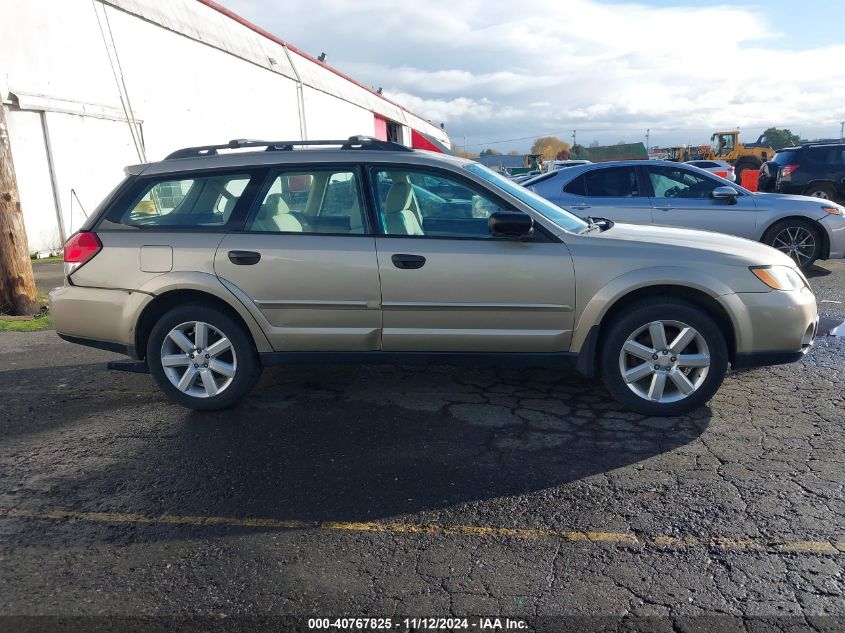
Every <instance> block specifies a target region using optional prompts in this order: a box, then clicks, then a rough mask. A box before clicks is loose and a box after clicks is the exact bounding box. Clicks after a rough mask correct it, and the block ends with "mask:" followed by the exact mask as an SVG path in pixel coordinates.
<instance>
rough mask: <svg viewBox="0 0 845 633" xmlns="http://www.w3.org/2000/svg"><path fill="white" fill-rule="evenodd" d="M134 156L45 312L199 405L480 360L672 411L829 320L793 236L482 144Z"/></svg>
mask: <svg viewBox="0 0 845 633" xmlns="http://www.w3.org/2000/svg"><path fill="white" fill-rule="evenodd" d="M229 149H232V150H241V151H226V150H229ZM244 150H247V151H244ZM126 174H127V175H126V178H125V180H124V181H123V182H122V183H121V184H120V185H119V186H118V187H117V188H116V189H115V190H114V191H113V192H112V193H111V194H110V195H109V196H108V197H107V199H106V200H105V201H104V202H103V203H102V205H100V207H99V208H98V210H97V212H96V213H94V214H93V215H92V216H91V218H90V219H89V221H88V222H87V223H86V224H85V226H84V227H83V228H82V230H80V231H79V233H77V234H75V235H74V236H73V237H72V238H71V239H70V240H69V241H68V243H67V244H66V245H65V262H66V264H65V283H64V286H63V287H61V288H57V289H56V290H54V291H53V293H52V294H51V301H52V309H53V320H54V323H55V327H56V330H57V331H58V332H59V335H60V336H61V337H62V338H64V339H66V340H68V341H71V342H74V343H80V344H83V345H91V346H93V347H99V348H104V349H108V350H114V351H118V352H121V353H124V354H127V355H128V356H130V357H132V358H134V359H138V360H141V361H144V362H146V364H147V365H148V367H149V371H150V372H151V373H152V375H153V377H154V378H155V380H156V382H157V383H158V384H159V385H160V387H161V389H162V390H163V391H164V392H165V393H166V394H167V395H168V396H169V397H170V398H171V399H172V400H173V401H175V402H176V403H178V404H181V405H183V406H186V407H190V408H193V409H219V408H222V407H226V406H229V405H231V404H233V403H234V402H236V401H238V400H239V399H241V398H243V397H244V396H245V395H246V394H247V393H248V392H249V390H250V389H251V388H252V387H253V385H254V384H255V382H256V381H257V380H258V377H259V375H260V373H261V370H262V367H264V366H267V365H274V364H280V363H281V364H284V363H292V362H302V361H303V360H305V361H314V362H321V363H326V362H349V361H352V362H355V363H372V362H382V363H383V362H393V363H407V362H413V361H422V362H431V363H438V362H441V363H452V362H457V361H465V360H476V361H479V362H482V363H497V362H503V361H507V362H510V363H513V362H519V363H524V364H526V365H528V366H537V365H549V364H551V365H557V366H571V367H576V368H577V369H578V370H579V371H580V372H581V373H583V374H585V375H587V376H601V377H602V379H603V380H604V383H605V385H606V386H607V389H608V390H609V391H610V393H611V394H612V395H613V397H614V398H616V399H617V400H618V401H619V402H621V403H623V404H624V405H625V406H627V407H629V408H630V409H633V410H635V411H638V412H641V413H644V414H647V415H676V414H680V413H683V412H685V411H689V410H691V409H693V408H696V407H699V406H701V405H703V404H704V403H705V402H707V400H709V399H710V398H711V397H712V396H713V394H714V393H715V392H716V390H717V389H718V387H719V385H720V384H721V382H722V379H723V378H724V375H725V372H726V371H727V369H728V367H729V365H730V366H733V367H734V368H737V367H753V366H760V365H768V364H776V363H786V362H791V361H795V360H798V359H799V358H801V356H802V355H803V354H804V353H806V352H807V351H808V350H809V349H810V347H811V346H812V344H813V339H814V337H815V333H816V327H817V323H818V315H817V310H816V301H815V298H814V296H813V293H812V292H811V291H810V288H809V287H808V285H807V281H806V279H805V278H804V276H803V275H802V273H801V272H800V271H799V270H798V269H796V267H795V264H794V262H793V261H792V260H791V259H790V258H789V257H787V256H786V255H784V254H783V253H780V252H778V251H776V250H775V249H773V248H769V247H768V246H764V245H762V244H759V243H756V242H752V241H749V240H745V239H740V238H735V237H730V236H727V235H720V234H715V233H707V232H702V231H692V230H683V229H672V228H660V227H653V226H634V225H626V224H619V223H617V224H614V223H613V222H611V221H608V220H591V219H588V220H582V219H579V218H578V217H576V216H574V215H572V214H570V213H568V212H567V211H566V210H564V209H561V208H560V207H557V206H555V205H554V204H552V203H550V202H548V201H547V200H545V199H543V198H541V197H539V196H537V195H536V194H534V193H532V192H531V191H529V190H528V189H525V188H523V187H521V186H519V185H517V184H515V183H513V182H512V181H510V180H508V179H507V178H505V177H504V176H502V175H500V174H498V173H495V172H493V171H491V170H489V169H487V168H485V167H483V166H481V165H479V164H478V163H475V162H472V161H470V160H464V159H460V158H454V157H451V156H444V155H442V154H434V153H430V152H424V151H415V150H411V149H408V148H407V147H404V146H402V145H398V144H394V143H388V142H384V141H378V140H375V139H371V138H368V137H352V138H350V139H348V140H345V141H307V142H287V141H285V142H258V141H232V142H230V143H228V144H226V145H217V146H205V147H193V148H186V149H183V150H179V151H177V152H174V153H173V154H171V155H170V156H168V157H167V158H166V159H165V160H162V161H160V162H156V163H150V164H144V165H136V166H133V167H129V168H127V170H126Z"/></svg>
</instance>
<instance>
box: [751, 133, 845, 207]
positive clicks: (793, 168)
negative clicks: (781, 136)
mask: <svg viewBox="0 0 845 633" xmlns="http://www.w3.org/2000/svg"><path fill="white" fill-rule="evenodd" d="M757 189H758V190H759V191H777V192H780V193H792V194H800V195H804V196H812V197H814V198H821V199H823V200H834V201H835V200H839V201H845V143H808V144H805V145H802V146H801V147H789V148H787V149H782V150H778V152H777V154H775V157H774V159H772V160H770V161H768V162H766V163H763V167H762V168H761V169H760V176H759V177H758V184H757Z"/></svg>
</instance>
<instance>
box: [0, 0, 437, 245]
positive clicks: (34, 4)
mask: <svg viewBox="0 0 845 633" xmlns="http://www.w3.org/2000/svg"><path fill="white" fill-rule="evenodd" d="M0 5H2V14H3V16H4V20H2V21H0V99H2V102H3V106H4V107H5V108H6V118H7V123H8V128H9V129H8V133H9V137H10V143H11V147H12V154H13V160H14V163H15V172H16V175H17V180H18V187H19V190H20V196H21V205H22V209H23V213H24V221H25V223H26V228H27V234H28V238H29V245H30V250H31V251H33V252H35V251H47V250H51V249H56V248H59V247H60V245H61V244H62V243H63V241H64V240H65V239H66V238H67V237H68V236H70V235H71V234H72V233H73V232H74V231H75V230H76V229H77V228H79V226H80V225H81V224H82V222H83V221H84V219H85V212H87V213H91V211H92V210H93V209H94V208H95V207H96V205H97V204H98V203H99V201H100V200H101V199H102V198H103V197H104V196H105V195H106V194H107V193H108V191H109V190H110V189H111V188H112V187H113V186H114V185H115V184H117V182H118V181H119V180H120V179H121V177H122V169H123V167H124V166H125V165H128V164H132V163H138V162H143V161H145V160H157V159H160V158H163V157H164V156H165V155H166V154H168V153H169V152H171V151H173V150H174V149H177V148H179V147H185V146H190V145H203V144H208V143H221V142H226V141H227V140H229V139H232V138H262V139H272V140H281V139H294V140H298V139H319V138H346V137H348V136H351V135H354V134H365V135H369V136H377V137H379V138H383V139H387V138H390V140H398V141H399V142H402V143H404V144H406V145H409V146H419V147H427V142H426V140H425V139H424V137H422V135H421V134H420V133H422V134H425V135H428V136H429V137H432V138H434V139H436V140H438V141H440V142H442V143H444V144H446V145H448V142H449V141H448V137H447V136H446V134H445V133H444V132H443V130H442V129H440V127H438V126H436V125H433V124H432V123H430V122H428V121H426V120H424V119H422V118H421V117H419V116H417V115H414V114H412V113H411V112H408V111H407V110H405V109H404V108H402V107H401V106H399V105H397V104H395V103H393V102H391V101H389V100H387V99H385V98H384V97H382V96H381V95H379V94H377V93H376V92H374V91H373V90H371V89H370V88H367V87H365V86H363V85H361V84H359V83H357V82H356V81H354V80H352V79H351V78H349V77H347V76H345V75H343V74H342V73H339V72H338V71H336V70H334V69H332V68H331V67H329V66H328V65H326V64H324V63H322V62H320V61H319V60H317V59H315V58H313V57H311V56H309V55H307V54H305V53H303V52H301V51H299V50H298V49H296V48H294V47H293V46H292V45H290V44H287V43H286V42H284V41H282V40H280V39H278V38H276V37H274V36H272V35H271V34H269V33H267V32H265V31H263V30H262V29H260V28H258V27H257V26H255V25H252V24H250V23H248V22H246V21H245V20H243V19H242V18H240V17H238V16H236V15H234V14H232V13H231V12H229V11H228V10H226V9H225V8H224V7H222V6H220V5H218V4H216V3H214V2H212V1H211V0H0ZM297 10H302V9H297Z"/></svg>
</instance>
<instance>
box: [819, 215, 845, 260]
mask: <svg viewBox="0 0 845 633" xmlns="http://www.w3.org/2000/svg"><path fill="white" fill-rule="evenodd" d="M819 224H821V225H822V227H824V230H825V231H827V240H828V242H829V243H830V253H828V256H827V257H828V259H842V258H843V257H845V217H842V216H841V215H833V214H830V215H827V216H825V217H823V218H822V219H821V220H819Z"/></svg>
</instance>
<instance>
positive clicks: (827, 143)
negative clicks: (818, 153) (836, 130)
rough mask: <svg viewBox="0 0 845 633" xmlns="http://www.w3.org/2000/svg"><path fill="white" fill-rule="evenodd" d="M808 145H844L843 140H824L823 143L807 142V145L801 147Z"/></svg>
mask: <svg viewBox="0 0 845 633" xmlns="http://www.w3.org/2000/svg"><path fill="white" fill-rule="evenodd" d="M807 145H842V140H841V139H838V138H835V139H834V138H831V139H823V140H821V141H807V142H805V143H801V145H800V146H799V147H804V146H807Z"/></svg>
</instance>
